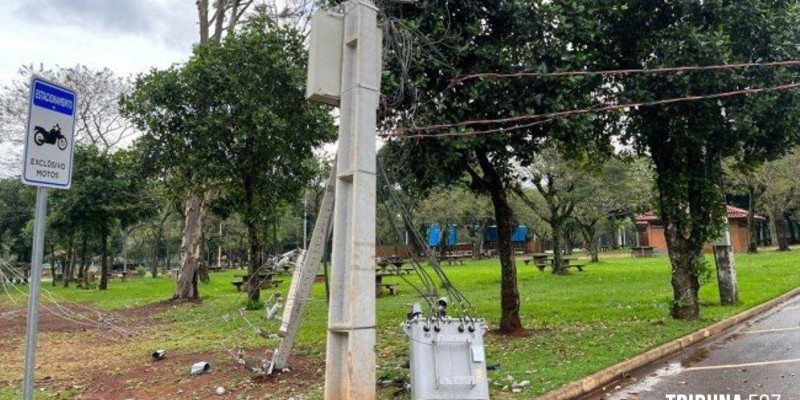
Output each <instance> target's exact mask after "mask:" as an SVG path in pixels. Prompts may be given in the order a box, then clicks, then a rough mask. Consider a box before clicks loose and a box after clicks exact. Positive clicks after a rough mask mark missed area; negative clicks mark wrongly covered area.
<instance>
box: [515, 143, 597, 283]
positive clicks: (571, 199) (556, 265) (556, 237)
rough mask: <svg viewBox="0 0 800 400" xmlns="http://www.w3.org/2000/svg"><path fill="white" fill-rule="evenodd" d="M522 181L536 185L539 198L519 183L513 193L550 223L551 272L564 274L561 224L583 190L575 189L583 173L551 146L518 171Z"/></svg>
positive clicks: (566, 271)
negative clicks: (538, 199)
mask: <svg viewBox="0 0 800 400" xmlns="http://www.w3.org/2000/svg"><path fill="white" fill-rule="evenodd" d="M519 174H520V176H521V177H522V182H523V183H525V182H530V183H531V184H533V186H534V187H535V188H536V191H537V192H538V194H539V196H540V197H539V198H540V199H541V200H543V201H541V202H537V201H536V200H534V199H535V198H534V197H533V196H531V195H530V194H529V193H527V192H526V191H525V190H523V188H522V187H521V186H516V187H514V188H513V190H514V193H515V194H516V195H517V196H518V197H519V198H520V200H522V201H523V203H525V204H526V205H527V206H528V207H530V208H531V209H532V210H534V211H535V212H536V213H537V214H539V217H540V218H542V219H543V220H545V221H547V223H548V225H550V229H551V232H552V238H553V260H554V261H553V273H554V274H557V275H566V274H567V273H568V270H567V266H566V265H564V259H563V240H564V238H565V233H566V232H565V224H566V223H567V220H568V219H569V218H571V217H572V212H573V211H574V210H575V205H576V204H577V203H578V202H580V201H582V200H583V199H582V198H581V197H580V196H582V195H587V194H588V193H587V192H584V191H581V190H579V188H580V186H581V184H582V181H583V180H584V179H585V178H584V175H585V174H586V172H584V171H582V170H581V169H580V168H579V167H578V166H577V165H574V164H572V163H570V162H568V161H566V160H564V158H563V157H562V156H561V155H560V154H559V153H558V150H557V149H555V148H553V147H547V148H543V149H541V150H540V151H539V157H538V158H537V159H536V160H535V161H534V162H533V163H531V164H530V165H529V166H527V167H525V168H520V172H519Z"/></svg>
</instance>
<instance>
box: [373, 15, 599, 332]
mask: <svg viewBox="0 0 800 400" xmlns="http://www.w3.org/2000/svg"><path fill="white" fill-rule="evenodd" d="M383 9H384V12H385V14H386V18H387V22H386V26H387V29H388V33H387V34H385V36H386V37H388V38H389V39H390V40H389V47H388V48H387V49H386V50H385V58H386V60H387V66H386V73H385V76H384V79H383V84H384V87H383V93H387V94H388V96H387V105H388V106H389V108H388V109H387V110H386V112H385V113H384V118H383V121H384V125H385V127H384V128H385V129H386V130H390V131H393V132H398V133H397V136H399V137H403V135H404V134H405V135H412V134H414V135H422V136H421V137H415V138H404V139H403V140H398V141H395V142H392V143H391V144H390V146H391V147H390V150H391V151H392V153H394V154H395V156H394V157H392V162H393V163H394V164H396V165H398V167H399V168H402V169H403V170H404V171H406V173H407V174H409V175H410V176H413V177H414V181H415V185H416V186H417V187H419V188H420V189H421V191H422V192H424V191H425V190H427V189H430V188H431V187H433V186H437V185H445V186H447V185H453V184H456V183H459V182H460V183H462V184H464V185H465V187H467V188H469V189H470V190H472V191H474V192H476V193H479V194H483V195H486V196H487V197H488V198H490V199H491V202H492V205H493V208H494V219H495V221H496V223H497V226H498V250H499V255H500V263H501V275H502V278H501V287H500V292H501V294H500V298H501V300H500V306H501V317H500V330H501V331H503V332H507V333H513V332H517V331H520V330H521V329H522V328H523V327H522V323H521V321H520V318H519V309H520V297H519V291H518V288H517V272H516V271H517V270H516V264H515V260H514V254H513V253H514V252H513V249H512V243H511V235H512V232H513V229H514V217H513V210H512V208H511V206H510V202H509V195H508V194H509V189H510V188H511V187H512V186H514V185H515V184H516V182H517V176H516V174H515V171H514V167H513V165H512V162H513V163H519V164H521V165H523V166H528V165H530V164H531V163H532V162H533V160H534V159H535V157H536V154H537V153H538V151H539V148H540V145H541V144H542V142H543V141H544V139H545V138H553V139H564V140H569V141H575V142H581V143H588V142H590V141H589V140H588V139H589V138H594V137H597V135H596V133H597V129H603V128H605V127H606V126H607V124H606V121H605V120H604V119H603V118H602V116H601V117H598V116H588V117H578V118H574V119H571V120H569V121H566V120H565V121H560V122H556V123H553V124H528V125H524V124H516V125H513V126H512V127H511V128H513V129H512V130H511V131H508V130H493V129H492V128H495V127H496V126H490V127H489V128H486V127H485V125H481V124H479V123H477V122H476V123H475V124H474V125H470V126H465V125H458V126H453V129H452V131H450V132H447V133H449V134H451V136H447V137H444V136H429V135H428V134H430V133H441V132H442V130H438V129H437V131H436V132H428V131H425V130H422V131H419V130H415V131H409V130H407V128H408V127H412V126H429V125H434V124H453V123H460V122H462V121H467V120H487V119H496V118H502V117H509V116H516V115H523V114H529V113H531V112H532V111H535V112H536V113H547V112H551V111H560V110H563V109H569V108H575V107H581V106H582V105H584V104H586V103H587V102H588V101H590V100H591V99H592V98H594V97H595V96H597V95H599V94H600V93H601V91H602V89H603V88H602V87H600V86H598V85H593V84H592V83H593V82H594V80H593V79H588V80H583V81H578V80H554V79H542V80H524V81H523V80H503V81H476V80H473V81H470V82H468V83H465V84H457V85H451V83H452V81H453V80H454V79H455V78H458V77H459V76H461V75H462V74H465V73H473V72H487V71H491V72H509V71H516V70H519V69H525V70H537V71H546V70H551V69H557V68H563V69H572V68H573V67H576V66H581V67H583V66H584V63H583V61H584V60H583V55H581V54H578V53H577V52H575V51H573V50H574V49H572V47H571V45H570V44H569V42H568V41H564V40H562V37H561V36H560V35H555V34H554V33H555V32H554V31H555V30H558V29H561V28H559V27H563V25H559V24H555V23H551V22H552V21H554V19H555V18H557V17H558V16H557V15H554V14H552V12H553V11H554V10H555V8H554V7H553V5H552V4H551V3H550V2H547V1H535V2H516V1H500V2H492V3H486V2H480V1H438V0H423V1H417V2H414V3H413V4H397V3H386V4H384V8H383ZM409 44H411V45H412V47H411V48H409ZM565 93H572V94H573V96H572V97H571V98H567V96H565ZM506 128H508V127H506ZM443 129H444V128H443ZM486 131H488V132H486ZM426 135H428V136H426ZM592 143H593V144H599V146H601V147H602V148H605V147H606V146H607V145H608V144H607V143H603V142H602V141H600V142H596V143H595V142H592ZM582 147H583V148H586V147H591V146H588V145H587V146H582ZM570 148H577V147H570Z"/></svg>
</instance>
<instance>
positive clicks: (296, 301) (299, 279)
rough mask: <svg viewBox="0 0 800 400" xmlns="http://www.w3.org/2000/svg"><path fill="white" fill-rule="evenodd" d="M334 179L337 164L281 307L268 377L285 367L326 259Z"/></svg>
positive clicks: (332, 170)
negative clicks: (318, 274) (323, 260)
mask: <svg viewBox="0 0 800 400" xmlns="http://www.w3.org/2000/svg"><path fill="white" fill-rule="evenodd" d="M336 179H337V175H336V164H334V165H333V168H332V169H331V175H330V177H329V178H328V182H327V184H326V185H325V194H324V195H323V196H322V204H320V208H319V213H318V215H317V223H316V224H315V225H314V233H312V234H311V243H310V244H309V248H308V251H307V252H306V253H305V254H304V256H303V262H302V263H301V264H300V265H298V266H296V267H295V269H294V273H293V276H292V284H291V286H290V287H289V293H288V294H287V295H286V305H285V306H284V308H283V317H282V318H281V327H280V329H279V331H278V336H280V337H281V342H280V344H278V348H277V349H275V351H274V352H273V353H272V362H270V365H269V367H268V368H267V373H268V374H272V373H273V372H274V371H281V370H282V369H284V368H286V367H287V366H288V361H289V353H290V352H291V351H292V347H293V346H294V339H295V337H297V331H298V330H299V329H300V320H301V319H302V318H303V313H305V309H306V305H307V304H308V301H309V298H310V297H311V288H312V286H313V285H314V279H315V278H316V276H317V270H318V269H319V266H320V264H321V263H322V258H323V257H324V256H325V248H326V246H327V243H328V239H330V233H331V225H332V224H333V221H332V220H333V200H334V196H335V194H334V192H335V190H336V189H335V185H336Z"/></svg>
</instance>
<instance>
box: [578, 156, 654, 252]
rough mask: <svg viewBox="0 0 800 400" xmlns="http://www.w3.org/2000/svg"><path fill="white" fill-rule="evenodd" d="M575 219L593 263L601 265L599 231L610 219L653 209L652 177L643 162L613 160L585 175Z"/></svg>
mask: <svg viewBox="0 0 800 400" xmlns="http://www.w3.org/2000/svg"><path fill="white" fill-rule="evenodd" d="M578 191H579V192H581V194H579V195H578V196H577V197H578V198H579V199H580V200H579V201H577V202H576V203H575V209H574V212H573V217H574V219H575V221H576V222H577V224H578V226H579V227H580V229H581V234H582V235H583V239H584V241H585V242H586V246H587V250H588V252H589V254H590V255H591V258H592V262H597V261H599V252H598V248H597V229H598V226H599V225H600V224H601V223H602V221H603V220H605V219H607V218H612V217H613V218H619V217H628V216H633V215H636V214H639V213H642V212H646V211H648V210H650V209H651V208H650V207H651V202H652V199H653V193H652V192H653V177H652V173H651V171H650V169H649V166H648V164H647V163H646V162H645V160H643V159H633V160H620V159H619V158H612V159H610V160H608V161H607V162H606V163H604V164H603V165H602V166H600V168H599V170H596V171H593V173H587V174H584V175H583V179H581V181H580V188H579V189H578Z"/></svg>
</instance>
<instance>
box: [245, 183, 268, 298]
mask: <svg viewBox="0 0 800 400" xmlns="http://www.w3.org/2000/svg"><path fill="white" fill-rule="evenodd" d="M244 196H245V203H246V207H247V215H246V216H245V224H246V225H247V239H248V243H247V244H248V246H249V248H250V254H252V255H253V256H252V257H251V258H250V264H249V265H248V275H250V281H249V282H248V283H247V299H248V305H249V306H250V308H256V305H257V304H258V303H259V301H260V300H261V282H260V281H259V280H258V270H259V269H260V267H261V265H262V262H263V260H264V258H263V256H262V254H263V253H262V250H263V249H262V248H261V244H260V243H259V241H258V223H257V222H256V210H255V193H254V189H253V183H252V181H251V180H250V179H247V178H246V179H245V180H244Z"/></svg>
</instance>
